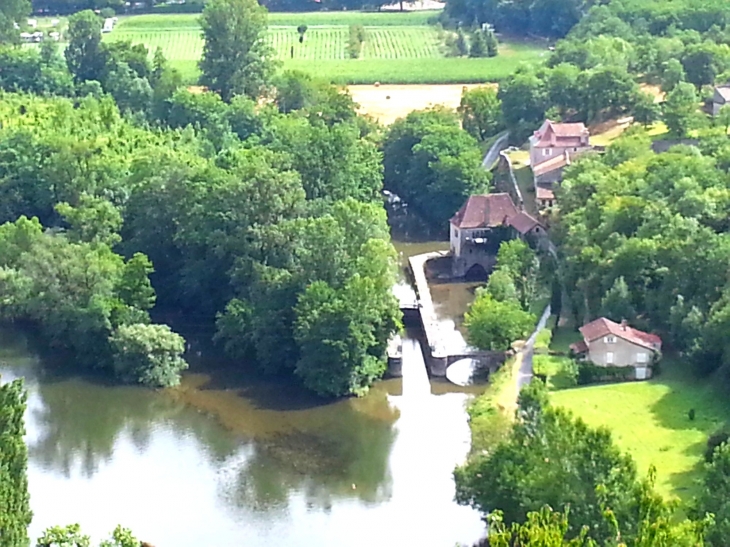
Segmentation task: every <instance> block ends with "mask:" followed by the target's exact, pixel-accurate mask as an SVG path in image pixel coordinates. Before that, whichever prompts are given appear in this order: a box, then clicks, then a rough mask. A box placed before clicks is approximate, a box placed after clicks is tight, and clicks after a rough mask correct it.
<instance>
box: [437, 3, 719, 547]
mask: <svg viewBox="0 0 730 547" xmlns="http://www.w3.org/2000/svg"><path fill="white" fill-rule="evenodd" d="M474 5H475V6H480V4H479V3H477V4H474ZM565 5H566V6H572V8H571V9H575V10H576V11H575V18H574V21H573V23H568V24H567V26H566V27H564V28H562V29H559V30H558V29H556V27H553V28H552V29H547V30H546V29H544V28H543V30H542V31H541V32H544V33H545V34H550V33H551V32H555V33H556V35H559V36H562V35H567V36H566V38H565V39H564V40H562V41H559V42H558V43H557V44H556V46H555V51H554V53H553V55H552V56H551V58H550V59H549V60H548V63H547V66H545V67H538V68H536V69H535V68H526V69H521V70H518V71H517V72H516V73H515V74H514V75H513V76H511V77H510V78H508V79H507V80H506V81H505V82H503V85H501V86H500V89H499V91H498V92H496V93H495V94H494V97H493V98H492V99H490V100H488V101H487V100H484V98H481V99H479V100H476V99H474V98H472V99H471V102H469V98H467V97H465V101H466V102H465V104H464V105H463V107H464V108H462V112H463V115H464V116H465V121H466V120H468V121H469V122H470V125H469V127H473V131H474V132H475V134H476V133H481V131H480V127H484V126H489V124H490V123H493V122H496V123H493V125H491V127H492V129H491V130H490V131H488V132H485V133H483V135H485V136H487V137H486V138H489V137H488V136H490V135H493V134H495V133H496V132H497V131H498V130H499V129H500V127H506V128H508V129H510V130H511V131H512V135H513V137H514V138H515V142H521V141H522V139H523V138H524V137H525V136H526V135H529V134H530V132H531V131H532V130H534V129H535V128H536V127H537V126H538V125H539V123H541V122H542V120H543V119H544V118H545V117H552V118H553V119H563V120H565V121H584V122H596V121H602V120H607V119H612V118H614V117H616V116H622V115H626V114H633V115H634V118H635V120H636V122H637V123H636V125H635V126H634V127H633V128H631V129H630V130H629V131H627V132H626V133H625V134H624V136H623V137H622V138H620V139H618V140H617V141H615V142H614V143H613V144H612V145H611V146H609V147H608V149H607V151H606V153H605V154H603V155H602V156H597V155H587V156H585V157H584V158H581V159H579V160H578V161H576V162H574V164H573V165H571V166H570V167H569V168H567V169H566V171H565V176H564V181H563V183H562V185H561V186H560V187H559V188H558V189H557V192H556V193H557V197H558V204H559V210H557V209H556V210H553V211H551V212H549V213H548V215H549V216H548V218H549V221H550V224H551V227H552V231H551V235H552V237H553V239H554V240H555V242H556V243H557V246H558V255H559V257H560V259H561V260H560V268H559V275H560V277H561V279H562V280H563V287H565V289H566V294H565V295H564V296H565V302H566V303H567V308H566V309H564V310H563V313H564V315H565V316H567V317H568V319H569V320H570V323H571V324H577V325H580V324H582V323H583V322H584V321H585V320H586V318H587V319H592V318H595V317H598V316H602V315H604V316H607V317H609V318H612V319H614V320H617V321H620V320H622V319H628V320H629V321H631V322H632V324H634V325H637V326H638V327H639V328H643V329H645V330H650V331H654V332H658V333H660V334H661V335H662V336H663V338H664V339H665V340H667V341H668V342H669V344H668V345H669V346H670V347H671V348H672V349H673V351H674V352H675V353H674V355H670V356H669V358H670V359H671V360H672V361H673V362H674V364H673V365H672V366H673V367H676V366H680V367H682V368H684V371H683V372H682V374H677V373H676V372H675V371H673V370H671V371H670V372H671V374H669V373H668V375H667V377H666V382H665V379H663V377H662V376H661V374H660V375H659V376H658V377H657V378H655V379H653V380H651V381H650V383H648V384H646V385H645V386H646V390H651V391H652V392H654V393H655V394H658V393H660V392H666V391H667V389H668V390H669V391H670V393H671V394H672V400H674V401H675V402H676V403H677V404H678V405H677V406H673V407H672V409H671V410H670V409H669V408H666V409H664V410H661V411H660V409H658V408H656V405H655V406H652V407H651V408H645V407H644V406H642V404H643V403H646V402H648V399H646V398H639V397H637V398H634V399H630V398H625V397H624V396H625V395H628V394H629V393H630V392H637V389H638V388H641V387H642V386H639V385H636V386H633V385H626V389H623V388H622V387H621V386H617V387H614V388H611V389H608V388H607V386H601V387H596V388H588V389H585V388H584V389H573V390H567V391H559V392H556V394H555V395H554V396H553V398H552V399H551V400H548V398H547V395H546V394H544V393H542V389H543V388H541V387H540V382H536V383H535V385H534V386H533V387H531V388H530V389H529V390H528V391H526V392H523V394H522V395H521V398H520V403H519V410H518V412H517V414H516V416H515V419H514V421H513V422H512V425H509V422H505V417H504V415H503V414H502V413H500V412H499V410H498V409H495V408H493V407H490V406H489V402H488V401H482V400H480V401H478V402H477V403H475V405H474V407H473V409H472V411H471V412H472V415H473V417H474V418H473V427H474V437H473V438H474V440H475V445H474V447H473V455H472V457H471V458H470V461H469V462H468V463H467V464H466V465H465V466H464V467H463V468H460V469H459V470H457V473H456V479H457V492H458V494H457V496H458V498H459V499H460V500H461V501H462V503H468V504H471V505H473V506H475V507H479V508H481V509H482V510H483V511H485V512H486V511H492V510H493V509H500V510H501V512H498V513H495V515H494V516H493V519H492V522H493V527H492V532H491V533H490V540H489V541H490V545H491V544H492V543H494V544H497V545H517V544H523V543H522V542H526V543H524V544H530V545H532V544H540V545H551V546H563V545H587V544H590V545H592V544H598V545H629V546H634V545H636V546H638V545H711V546H717V547H719V546H721V545H727V544H728V542H729V541H730V536H729V535H728V530H729V528H728V525H727V523H728V514H729V513H728V507H727V503H726V502H725V501H724V500H725V499H726V497H725V496H726V494H725V493H724V486H723V484H724V483H725V482H727V478H728V472H727V469H728V468H727V446H726V445H725V444H723V443H724V441H725V440H726V439H727V434H726V432H725V430H724V427H723V418H722V412H718V411H717V408H719V407H722V406H723V405H722V403H721V401H720V399H722V398H723V397H724V393H723V390H726V389H728V388H729V387H730V385H729V384H730V382H728V379H729V378H730V376H729V375H728V362H729V361H728V351H727V344H726V341H725V334H726V332H727V329H728V325H727V322H726V317H727V313H726V312H727V310H726V308H727V302H728V290H729V289H728V284H727V276H726V274H727V271H728V266H729V265H730V264H728V259H730V253H729V252H728V250H729V249H730V247H728V241H729V240H728V226H727V222H726V220H727V211H726V209H727V207H726V201H727V200H726V197H727V193H728V189H730V175H729V173H730V170H729V169H728V165H727V161H726V156H727V154H728V150H729V147H730V141H729V140H728V137H727V125H726V118H725V116H726V115H727V112H726V113H724V114H723V113H721V115H720V116H719V117H718V119H716V120H713V121H710V120H708V118H707V116H706V115H704V114H703V113H702V112H701V110H700V106H701V104H700V102H701V98H703V97H706V96H707V93H708V91H709V90H710V89H711V86H712V85H714V84H717V83H722V82H724V81H725V80H726V79H727V77H728V72H727V71H728V69H729V68H730V64H729V63H730V56H729V53H730V48H729V47H728V40H727V32H728V30H729V29H728V26H727V23H726V15H725V14H726V11H727V6H725V5H720V4H717V3H710V2H701V1H697V2H694V1H687V2H677V3H676V4H672V6H671V7H669V6H668V5H667V4H666V3H661V2H652V1H637V2H629V3H623V2H609V3H608V4H607V5H602V6H596V7H592V8H591V6H590V4H589V3H582V2H578V3H572V2H566V3H565ZM463 7H464V5H463V4H459V3H458V2H450V5H449V6H448V7H447V12H449V10H458V9H462V8H463ZM468 9H469V7H467V8H466V10H467V11H466V12H465V13H468ZM482 9H483V10H484V11H482V12H480V13H479V15H478V17H480V18H481V17H485V15H484V14H486V13H489V14H492V15H493V16H494V17H509V15H508V11H507V4H506V3H501V2H496V3H485V4H484V5H483V7H482ZM495 9H496V10H504V11H502V12H495V11H493V10H495ZM539 9H541V3H539V2H535V3H532V4H531V6H530V9H528V12H529V16H528V17H529V18H531V19H530V20H532V21H534V24H535V25H536V27H535V28H539V25H541V24H543V23H549V21H548V20H546V19H540V18H538V17H537V14H538V13H539ZM490 10H492V11H490ZM451 13H456V12H454V11H452V12H451ZM670 13H671V16H670V15H669V14H670ZM512 15H514V14H512ZM532 18H534V19H532ZM482 20H483V19H482ZM553 22H554V21H553ZM503 24H504V25H509V24H513V23H510V22H507V21H504V22H503ZM573 25H575V26H573ZM529 26H530V25H529V24H527V23H525V26H522V27H521V28H524V29H527V28H528V27H529ZM503 28H504V27H503ZM600 81H604V83H605V85H604V86H603V90H601V89H599V85H598V82H600ZM639 83H650V84H656V85H659V86H660V87H661V88H662V89H663V90H664V92H666V96H665V100H664V102H663V103H659V102H658V101H655V99H654V98H653V97H648V96H646V95H645V93H644V92H642V91H640V88H639V87H638V85H639ZM495 98H496V100H498V101H500V102H501V105H500V109H499V110H496V109H495V108H494V99H495ZM467 116H468V118H467ZM657 120H662V121H664V123H665V124H666V127H667V128H668V131H669V136H670V137H674V138H680V137H687V136H692V137H694V138H695V139H696V145H694V146H686V145H685V146H677V147H675V148H672V149H670V150H669V152H666V153H662V154H656V153H654V152H653V151H652V149H651V144H652V143H651V140H652V137H651V134H650V133H649V132H648V131H646V129H645V128H646V127H647V126H651V125H652V124H653V123H654V122H655V121H657ZM500 123H501V124H502V125H501V126H500ZM481 138H485V137H481ZM502 292H504V291H502ZM508 292H509V291H508ZM561 300H562V299H558V302H560V301H561ZM479 311H480V308H479V307H478V306H476V304H475V306H474V308H473V311H472V312H471V313H476V312H479ZM517 334H518V333H516V332H515V335H517ZM678 360H679V361H680V363H676V361H678ZM670 364H672V363H669V364H668V365H667V367H669V366H670ZM693 375H694V377H692V376H693ZM548 380H550V379H548ZM665 384H666V385H665ZM684 384H686V386H687V387H686V391H687V393H686V394H685V396H682V395H681V391H682V389H683V385H684ZM552 385H553V387H555V384H552ZM710 386H714V387H713V388H712V389H710ZM633 387H636V388H637V389H632V388H633ZM608 391H610V392H611V394H612V395H611V402H610V403H609V404H608V405H606V404H604V403H603V401H602V399H601V393H602V392H608ZM637 393H638V392H637ZM649 393H650V391H647V394H649ZM697 396H699V397H713V398H717V399H718V400H717V401H716V403H717V404H714V403H713V404H710V402H707V403H704V404H701V405H699V404H698V405H697V406H692V405H691V404H690V403H691V401H693V398H694V397H697ZM617 400H621V401H624V400H625V402H626V403H627V404H630V403H632V402H635V403H636V406H634V407H632V413H651V416H653V418H651V419H647V420H640V421H639V422H638V423H637V424H636V426H635V427H634V426H632V422H633V419H630V418H628V417H626V416H623V417H622V416H621V415H620V414H619V413H617V412H616V411H615V410H610V408H611V407H615V405H616V401H617ZM551 401H552V404H551ZM563 402H565V403H566V404H569V406H570V407H571V408H572V409H574V410H575V411H576V412H578V413H579V415H582V414H583V413H585V414H586V419H587V420H588V421H589V422H590V423H591V424H595V425H599V424H600V426H601V427H597V428H596V427H595V425H594V426H587V425H586V424H585V423H584V422H583V420H582V419H581V418H580V417H574V416H572V415H570V414H567V413H566V412H565V411H563V410H561V409H559V408H556V407H554V406H553V405H558V404H562V403H563ZM683 402H684V403H686V404H687V406H688V407H687V408H684V407H682V408H679V407H681V406H682V403H683ZM587 405H588V406H591V407H596V408H595V412H603V417H602V419H600V420H599V419H596V416H595V415H594V411H593V410H590V409H586V406H587ZM698 413H699V414H701V415H702V418H701V419H700V423H697V424H694V422H695V420H697V414H698ZM712 416H716V417H718V419H717V420H716V421H714V422H713V421H712ZM507 418H508V419H509V418H510V417H507ZM657 419H659V420H660V422H659V423H655V420H657ZM617 420H623V422H622V423H619V424H614V421H617ZM493 426H497V428H498V429H499V432H500V433H499V434H495V433H491V434H490V433H485V432H483V429H484V428H492V427H493ZM609 428H610V430H613V431H615V432H617V433H619V434H620V435H622V438H621V439H620V444H621V447H622V450H630V451H631V452H632V453H635V454H636V455H637V456H640V457H641V465H642V468H643V469H642V472H644V471H645V470H646V469H647V467H648V468H649V474H648V476H647V478H646V479H644V480H643V481H642V480H640V479H638V478H637V474H636V468H635V464H634V462H633V460H632V458H630V457H629V456H627V455H625V454H622V452H621V451H620V450H619V449H618V448H617V446H616V445H615V444H614V442H613V440H612V439H611V433H610V432H609ZM642 428H643V429H642ZM667 429H672V430H688V431H687V433H686V434H685V433H680V432H678V431H677V432H673V433H672V435H671V439H672V440H671V441H667V440H666V439H667V437H666V434H667V431H666V430H667ZM690 430H691V434H690ZM629 432H630V435H631V437H629V438H626V437H625V436H624V435H626V434H627V433H629ZM660 437H661V438H664V439H665V441H664V442H677V443H679V444H678V445H677V447H676V448H672V449H670V452H671V454H669V455H668V456H669V457H670V460H671V461H670V462H668V464H667V466H663V465H662V459H663V458H664V456H663V455H662V454H661V453H660V451H661V450H663V448H662V447H663V444H661V443H657V444H656V445H655V446H652V447H648V446H647V447H646V448H647V449H648V450H644V449H642V448H641V447H639V446H635V445H636V443H639V440H638V439H639V438H640V439H642V442H646V441H645V440H646V439H652V438H657V439H658V438H660ZM631 439H634V441H633V444H634V445H632V446H630V443H631V442H632V441H631ZM480 440H487V441H488V444H480ZM600 446H603V448H599V447H600ZM584 447H585V448H584ZM588 447H590V448H588ZM553 450H554V452H553ZM649 452H650V453H649ZM680 452H681V453H682V458H684V460H683V461H682V463H681V464H680V465H677V464H675V463H674V462H675V454H678V453H680ZM703 453H704V456H705V458H704V459H703ZM574 458H575V459H574ZM584 458H585V459H584ZM604 458H605V459H604ZM566 460H568V461H571V462H573V465H570V466H565V465H564V462H565V461H566ZM599 461H603V462H604V463H603V464H600V465H597V462H599ZM581 462H583V463H581ZM588 462H590V464H589V463H588ZM653 462H656V463H657V466H658V467H659V469H658V472H659V473H668V472H670V471H671V472H673V473H676V472H678V471H680V469H681V471H682V473H685V472H688V471H689V472H691V475H692V478H694V479H696V480H697V481H698V482H696V483H694V482H692V481H691V479H689V478H688V477H684V478H681V480H680V478H676V477H672V478H671V480H672V482H673V483H674V481H675V480H676V481H677V482H676V483H675V486H677V485H678V486H681V488H680V489H677V490H673V491H671V493H672V494H680V495H681V496H682V498H683V499H682V500H681V502H677V501H670V502H666V501H664V500H662V498H661V496H659V495H658V494H656V492H655V490H654V483H655V481H656V480H657V475H656V473H657V471H656V470H654V469H652V468H651V465H650V464H651V463H653ZM604 465H605V466H604ZM601 468H602V469H603V471H601V470H600V469H601ZM589 469H590V471H588V470H589ZM619 477H624V478H623V479H619ZM543 480H544V482H543ZM660 480H661V482H662V484H664V485H666V484H667V482H668V481H669V480H670V478H669V477H667V476H666V475H662V476H661V479H660ZM623 481H625V482H623ZM622 482H623V485H622V484H621V483H622ZM663 491H664V492H667V489H666V487H665V488H663ZM614 496H618V497H614ZM609 500H610V501H609ZM678 503H681V505H679V508H678V506H677V504H678ZM593 510H598V512H597V513H595V514H593V515H591V516H587V515H588V512H590V511H593ZM677 510H679V511H680V513H676V511H677ZM599 513H600V514H599ZM680 515H683V516H688V519H687V520H682V518H683V516H680ZM606 519H608V520H606ZM518 538H519V539H518Z"/></svg>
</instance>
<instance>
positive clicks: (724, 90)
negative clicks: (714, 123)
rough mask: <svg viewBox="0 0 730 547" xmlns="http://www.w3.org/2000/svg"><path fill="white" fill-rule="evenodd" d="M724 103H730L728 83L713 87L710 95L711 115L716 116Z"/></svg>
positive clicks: (729, 86)
mask: <svg viewBox="0 0 730 547" xmlns="http://www.w3.org/2000/svg"><path fill="white" fill-rule="evenodd" d="M726 104H730V84H726V85H719V86H717V87H716V88H715V93H714V94H713V95H712V115H713V116H717V115H718V114H719V113H720V109H721V108H722V107H723V106H725V105H726Z"/></svg>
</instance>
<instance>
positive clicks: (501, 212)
mask: <svg viewBox="0 0 730 547" xmlns="http://www.w3.org/2000/svg"><path fill="white" fill-rule="evenodd" d="M518 213H519V211H518V210H517V207H515V204H514V203H513V202H512V198H511V197H510V196H509V194H487V195H481V196H470V197H469V199H468V200H466V203H464V205H462V206H461V209H459V210H458V211H457V213H456V214H455V215H454V216H453V217H451V224H453V225H454V226H456V227H457V228H460V229H470V228H495V227H497V226H503V225H505V224H508V223H509V221H510V219H512V218H514V217H515V216H517V214H518Z"/></svg>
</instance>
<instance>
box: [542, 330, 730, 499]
mask: <svg viewBox="0 0 730 547" xmlns="http://www.w3.org/2000/svg"><path fill="white" fill-rule="evenodd" d="M560 330H562V329H559V331H558V333H560ZM575 338H576V336H575V335H574V334H573V333H567V332H566V333H562V334H558V335H557V336H556V337H555V338H554V339H553V344H551V349H553V350H556V347H557V346H560V349H562V347H563V346H567V344H568V343H569V341H571V340H575ZM544 359H546V361H552V360H555V361H556V362H557V360H558V358H554V357H548V356H545V357H544ZM544 364H545V365H547V366H548V367H549V366H550V364H551V363H549V362H546V363H544ZM555 380H556V381H555V382H551V383H552V384H553V387H556V388H559V387H561V386H562V382H561V381H560V379H559V378H556V379H555ZM551 400H552V402H553V404H555V405H557V406H562V407H564V408H567V409H569V410H571V411H572V412H573V413H574V414H575V415H576V416H580V417H581V418H582V419H583V420H584V421H585V422H586V423H588V424H589V425H592V426H606V427H608V428H609V429H610V430H611V431H612V434H613V438H614V440H615V441H616V443H617V444H618V446H619V447H620V448H621V449H622V450H624V451H626V452H628V453H629V454H631V456H632V457H633V458H634V459H635V460H636V463H637V465H638V468H639V472H640V473H642V474H646V472H647V470H648V469H649V466H650V465H654V466H655V467H656V469H657V489H658V490H659V491H660V492H661V493H662V494H665V495H670V496H671V495H673V496H677V497H679V498H681V499H682V500H684V501H688V500H690V499H691V498H692V496H693V495H694V494H695V493H696V492H697V490H696V481H697V479H698V478H699V477H700V472H701V469H702V464H703V453H704V450H705V446H706V442H707V438H708V436H709V435H711V434H712V433H715V432H716V431H717V430H718V429H720V428H721V427H722V426H723V425H724V424H725V423H726V421H727V419H728V417H729V416H730V401H728V400H727V397H726V396H725V395H724V394H723V393H721V392H720V391H719V390H718V388H717V387H716V386H715V385H713V383H712V381H708V380H706V379H705V380H700V379H697V378H695V377H693V375H692V374H691V372H690V371H689V370H688V369H687V365H686V364H685V363H682V362H680V361H677V360H674V359H671V358H665V360H664V361H662V372H661V374H660V375H658V376H656V377H655V378H654V379H652V380H649V381H645V382H624V383H616V384H603V385H595V386H589V387H580V388H571V389H558V390H557V391H554V392H552V393H551ZM692 408H694V409H695V411H696V418H695V420H690V419H689V417H688V412H689V410H690V409H692Z"/></svg>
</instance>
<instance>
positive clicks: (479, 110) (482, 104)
mask: <svg viewBox="0 0 730 547" xmlns="http://www.w3.org/2000/svg"><path fill="white" fill-rule="evenodd" d="M457 110H458V112H459V114H460V115H461V123H462V126H463V127H464V129H466V130H467V131H468V132H469V134H470V135H471V136H473V137H474V138H476V139H479V140H480V141H483V140H485V139H488V138H489V137H491V136H493V135H496V134H497V132H498V131H499V130H500V129H501V128H502V103H501V102H500V100H499V98H498V97H497V91H496V90H495V89H493V88H491V87H477V88H475V89H468V90H467V89H465V90H464V92H463V93H462V94H461V103H460V104H459V108H458V109H457Z"/></svg>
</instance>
